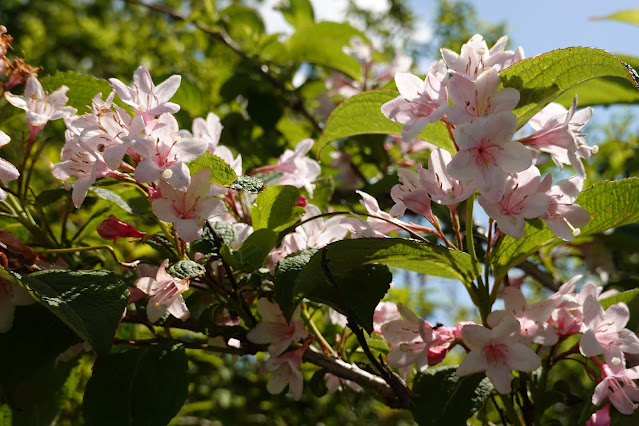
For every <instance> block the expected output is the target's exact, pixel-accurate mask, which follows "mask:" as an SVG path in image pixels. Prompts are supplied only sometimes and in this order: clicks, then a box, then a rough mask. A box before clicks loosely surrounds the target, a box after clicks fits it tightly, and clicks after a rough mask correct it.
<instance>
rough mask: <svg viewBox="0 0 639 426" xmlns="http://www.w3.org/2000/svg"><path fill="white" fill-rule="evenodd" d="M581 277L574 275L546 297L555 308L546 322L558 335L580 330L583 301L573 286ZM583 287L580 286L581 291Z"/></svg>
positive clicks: (566, 334)
mask: <svg viewBox="0 0 639 426" xmlns="http://www.w3.org/2000/svg"><path fill="white" fill-rule="evenodd" d="M581 278H582V276H581V275H576V276H574V277H573V278H571V279H570V280H568V281H566V282H565V283H564V284H562V285H561V287H559V289H558V290H557V291H556V292H555V293H553V294H552V295H551V296H549V297H548V300H552V301H553V303H554V304H555V310H554V311H553V312H552V314H551V316H550V318H549V319H548V323H549V324H550V325H551V326H552V327H553V328H554V329H555V331H556V332H557V333H558V334H559V335H560V336H568V335H571V334H575V333H580V332H581V324H582V322H583V310H582V304H583V301H582V300H581V299H580V296H579V295H577V294H576V293H575V286H576V285H577V281H579V280H580V279H581ZM584 289H586V286H584V288H582V293H583V292H584ZM586 291H587V290H586Z"/></svg>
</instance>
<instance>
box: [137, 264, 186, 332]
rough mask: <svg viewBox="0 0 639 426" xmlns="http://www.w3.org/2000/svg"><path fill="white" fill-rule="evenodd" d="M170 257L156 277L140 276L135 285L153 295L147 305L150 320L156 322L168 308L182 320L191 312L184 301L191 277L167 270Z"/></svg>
mask: <svg viewBox="0 0 639 426" xmlns="http://www.w3.org/2000/svg"><path fill="white" fill-rule="evenodd" d="M168 265H169V259H166V260H165V261H164V262H162V264H161V265H160V268H159V269H158V271H157V273H156V275H155V278H151V277H142V278H139V279H138V280H137V281H136V283H135V286H136V287H137V288H139V289H140V290H142V291H143V292H145V293H146V294H148V295H149V296H151V298H150V299H149V303H148V304H147V305H146V313H147V316H148V318H149V321H151V322H152V323H154V322H156V321H157V320H159V319H160V318H162V316H163V315H164V313H165V312H166V311H167V310H168V311H169V313H170V314H171V315H173V316H174V317H176V318H179V319H181V320H183V321H184V320H185V319H187V318H188V317H189V315H190V312H189V309H188V308H187V307H186V303H184V298H183V297H182V293H184V292H185V291H187V290H188V289H189V279H188V278H184V279H180V278H175V277H173V276H171V275H169V273H168V272H166V267H167V266H168Z"/></svg>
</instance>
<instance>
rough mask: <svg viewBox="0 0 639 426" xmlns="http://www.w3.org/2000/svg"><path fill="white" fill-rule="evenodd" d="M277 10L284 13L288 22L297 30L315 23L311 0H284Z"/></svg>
mask: <svg viewBox="0 0 639 426" xmlns="http://www.w3.org/2000/svg"><path fill="white" fill-rule="evenodd" d="M275 9H277V10H279V11H280V12H282V16H284V19H286V22H288V23H289V24H291V25H292V26H293V28H295V29H297V30H299V29H301V28H304V27H308V26H311V25H313V24H314V23H315V12H313V5H312V4H311V2H310V1H309V0H283V1H281V2H280V3H279V4H278V5H277V6H276V7H275Z"/></svg>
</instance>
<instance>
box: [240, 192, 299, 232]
mask: <svg viewBox="0 0 639 426" xmlns="http://www.w3.org/2000/svg"><path fill="white" fill-rule="evenodd" d="M299 198H300V190H299V189H297V188H295V187H294V186H290V185H278V186H272V187H270V188H267V189H266V191H264V192H262V193H261V194H260V195H258V196H257V199H256V200H255V205H254V206H253V207H252V208H251V220H252V222H253V229H256V230H257V229H262V228H267V229H270V230H273V231H282V230H284V229H286V228H287V227H288V226H290V225H292V224H293V223H294V222H295V221H297V220H298V219H299V218H300V217H302V215H303V214H304V212H305V210H304V209H303V208H301V207H297V206H296V205H295V203H297V200H298V199H299Z"/></svg>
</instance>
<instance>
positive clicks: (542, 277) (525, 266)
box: [517, 260, 561, 291]
mask: <svg viewBox="0 0 639 426" xmlns="http://www.w3.org/2000/svg"><path fill="white" fill-rule="evenodd" d="M517 268H519V269H521V270H522V271H524V272H525V273H526V274H528V275H530V276H531V277H533V278H534V279H536V280H537V281H539V282H540V283H541V285H543V286H544V287H546V288H547V289H550V290H552V291H557V290H559V287H561V283H558V282H557V281H555V279H554V278H553V276H552V275H551V274H549V273H548V272H545V271H542V270H541V269H539V267H538V266H537V265H535V264H534V263H532V262H530V261H528V260H524V261H522V262H521V263H520V264H519V265H517Z"/></svg>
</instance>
